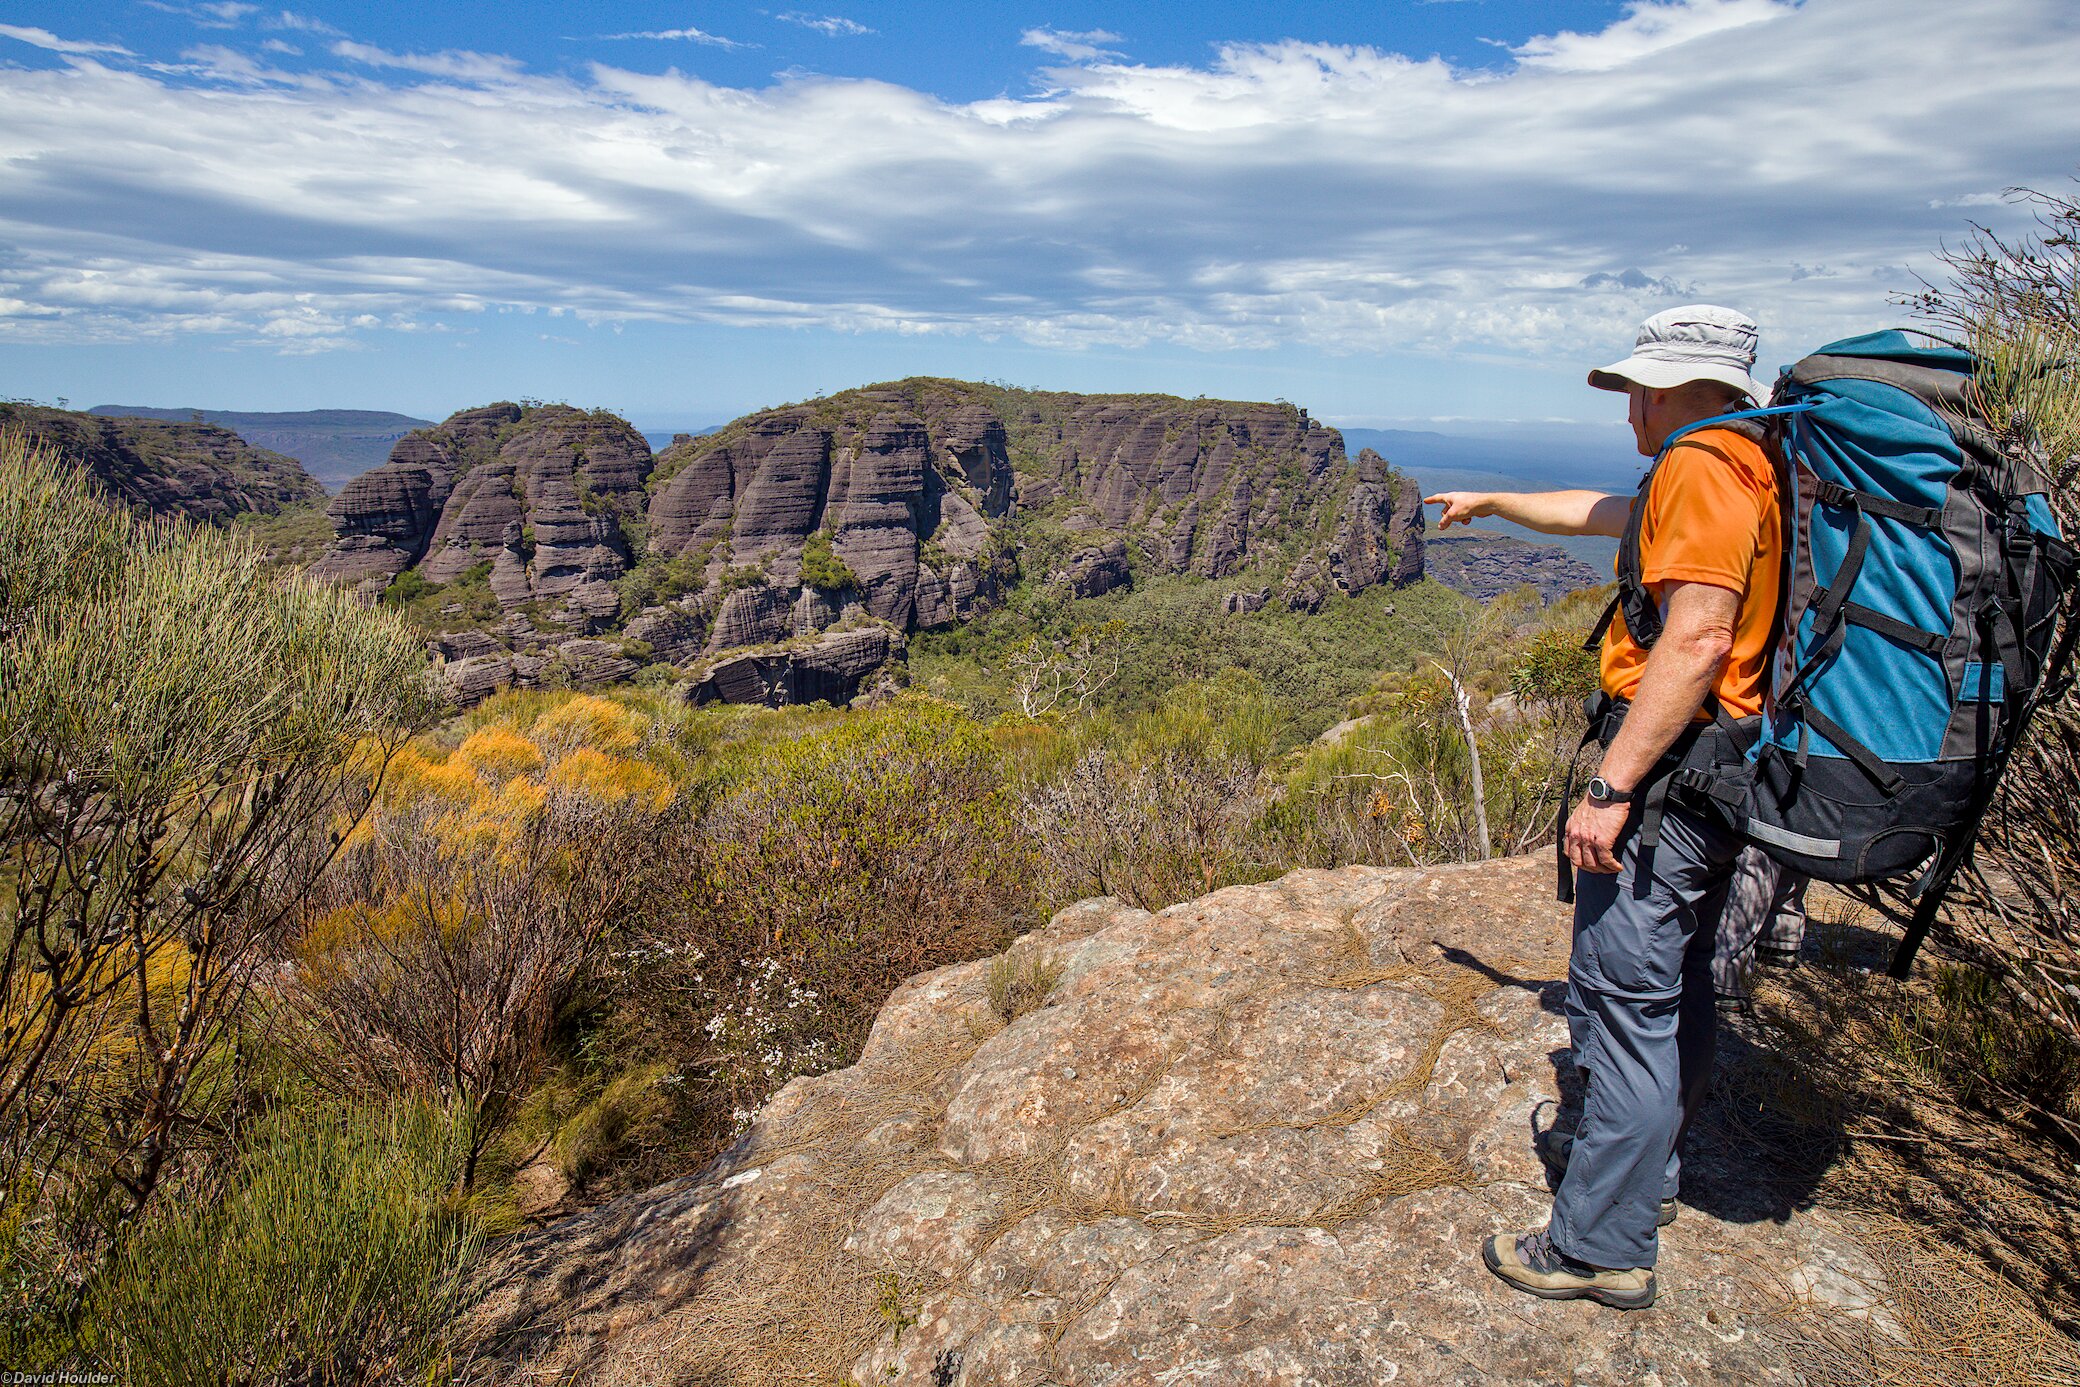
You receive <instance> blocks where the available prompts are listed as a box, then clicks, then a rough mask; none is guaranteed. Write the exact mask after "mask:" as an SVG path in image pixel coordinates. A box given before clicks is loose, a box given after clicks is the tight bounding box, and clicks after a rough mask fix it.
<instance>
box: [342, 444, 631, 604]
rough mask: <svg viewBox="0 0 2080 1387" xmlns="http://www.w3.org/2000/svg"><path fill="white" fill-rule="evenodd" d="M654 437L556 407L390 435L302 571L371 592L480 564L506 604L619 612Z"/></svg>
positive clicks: (446, 576)
mask: <svg viewBox="0 0 2080 1387" xmlns="http://www.w3.org/2000/svg"><path fill="white" fill-rule="evenodd" d="M650 465H651V457H650V445H649V444H648V443H646V442H644V440H643V437H642V435H641V434H639V433H637V432H636V431H635V430H634V429H633V428H631V427H630V426H629V425H628V424H626V423H625V422H623V421H622V420H620V419H616V418H613V417H612V416H607V415H600V414H587V413H585V412H583V411H580V410H576V409H572V408H570V407H568V406H564V405H546V406H539V407H536V408H533V409H526V410H523V409H522V408H521V407H520V406H518V405H511V404H499V405H490V406H486V407H484V408H482V409H472V410H465V411H463V412H462V413H460V414H457V415H454V416H453V417H451V418H449V419H448V420H446V421H445V422H443V423H441V424H438V425H436V426H434V427H433V428H431V429H424V430H420V431H418V432H415V433H413V434H410V435H408V436H407V437H405V438H404V439H402V440H400V441H399V442H398V444H397V446H396V448H394V449H393V450H392V452H391V454H390V460H389V461H388V462H386V463H384V464H383V465H382V466H381V467H378V468H376V469H374V470H373V471H370V472H365V473H363V474H362V475H361V476H359V477H356V478H355V479H354V480H353V481H352V482H349V483H348V484H347V485H346V487H344V488H343V489H342V490H341V492H340V494H339V495H338V496H337V497H335V498H333V501H332V505H331V507H330V512H331V515H332V519H333V524H334V526H335V528H336V529H337V530H338V532H339V538H338V540H337V541H336V543H335V545H334V548H333V550H332V552H331V553H330V554H328V555H327V556H326V557H325V558H324V559H323V560H321V561H320V562H319V563H318V564H317V565H315V566H314V567H313V569H312V573H313V575H314V576H316V577H319V578H333V579H348V580H352V581H354V582H356V583H357V584H360V585H362V586H363V587H364V588H366V589H368V590H370V591H372V592H375V591H381V589H382V587H383V585H384V584H386V583H387V582H388V581H389V580H390V579H391V578H393V577H395V576H396V575H397V574H399V573H402V572H404V571H405V570H406V569H408V568H413V567H416V568H417V569H418V571H419V574H420V576H421V577H422V578H424V579H425V580H426V581H427V582H429V583H452V582H454V581H456V580H457V579H459V578H462V577H463V576H464V575H466V574H468V573H469V572H470V571H471V570H473V569H478V568H479V567H480V566H481V565H486V564H488V565H489V570H488V578H489V582H490V585H491V590H492V591H493V592H494V593H495V594H497V596H498V599H499V601H500V602H501V603H502V604H504V605H505V606H506V607H508V608H514V607H520V606H522V605H525V604H529V603H542V604H544V609H543V615H544V619H545V620H546V621H547V622H549V623H551V624H552V625H553V626H554V627H556V628H560V629H562V630H565V631H574V632H578V633H581V634H582V633H589V632H594V631H598V630H602V629H604V628H605V627H606V626H608V625H609V624H611V623H612V622H613V621H614V620H615V619H616V618H617V617H618V616H619V615H620V607H621V600H620V596H619V594H618V593H616V592H615V590H614V587H613V582H614V580H615V579H616V578H619V577H620V576H621V575H622V574H623V573H625V572H626V571H627V569H628V565H629V557H630V555H629V548H630V545H629V539H628V535H627V529H628V527H629V522H630V521H631V519H639V518H640V517H641V515H642V511H643V507H644V503H645V499H646V498H645V496H644V492H643V482H644V479H645V478H646V477H647V476H648V475H649V472H650Z"/></svg>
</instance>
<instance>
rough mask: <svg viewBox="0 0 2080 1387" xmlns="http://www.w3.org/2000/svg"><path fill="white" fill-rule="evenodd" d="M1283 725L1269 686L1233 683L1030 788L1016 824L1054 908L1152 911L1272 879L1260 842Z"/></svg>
mask: <svg viewBox="0 0 2080 1387" xmlns="http://www.w3.org/2000/svg"><path fill="white" fill-rule="evenodd" d="M1278 731H1279V726H1278V718H1277V713H1276V710H1275V709H1274V707H1273V705H1272V703H1271V701H1270V699H1269V697H1268V696H1267V694H1266V693H1265V691H1264V688H1263V685H1262V684H1260V683H1259V682H1258V681H1257V680H1256V679H1255V678H1254V677H1252V676H1250V675H1248V674H1245V673H1242V672H1241V671H1229V672H1228V673H1226V674H1223V675H1221V676H1220V677H1218V678H1215V679H1209V680H1202V681H1199V682H1196V683H1194V684H1190V685H1187V686H1185V687H1183V688H1180V689H1178V690H1175V691H1174V692H1173V694H1172V696H1171V697H1170V699H1169V700H1167V701H1166V703H1165V704H1164V706H1163V707H1161V708H1159V709H1157V710H1156V711H1154V712H1151V713H1148V714H1145V715H1144V716H1142V717H1139V718H1136V719H1134V720H1133V721H1131V722H1129V723H1128V724H1126V725H1125V726H1124V727H1122V728H1119V729H1116V731H1115V734H1114V735H1113V736H1111V737H1110V738H1107V739H1105V740H1104V741H1102V742H1100V744H1098V745H1095V746H1090V747H1089V748H1088V749H1087V750H1085V751H1084V752H1083V753H1082V754H1081V755H1080V756H1079V757H1078V759H1077V760H1076V761H1075V762H1074V763H1073V764H1071V765H1070V766H1069V767H1068V768H1067V769H1066V770H1065V771H1063V772H1062V773H1061V774H1058V775H1055V776H1052V777H1050V778H1048V779H1046V780H1044V781H1041V782H1038V783H1035V784H1032V785H1029V786H1028V787H1026V788H1025V789H1024V790H1023V791H1022V792H1021V794H1020V796H1019V819H1020V822H1021V824H1022V826H1023V827H1024V828H1025V830H1026V832H1027V833H1028V834H1030V835H1031V837H1032V840H1033V843H1034V846H1035V849H1036V850H1037V852H1038V853H1039V856H1040V861H1041V864H1042V869H1043V874H1042V879H1041V883H1040V885H1041V890H1042V892H1043V893H1044V894H1045V895H1046V897H1047V898H1048V899H1049V900H1050V901H1052V902H1054V903H1057V904H1066V903H1067V902H1069V901H1072V900H1075V899H1076V898H1078V897H1079V896H1090V895H1105V896H1118V897H1119V898H1121V899H1122V900H1125V901H1129V902H1131V903H1132V904H1134V905H1138V906H1140V907H1142V908H1143V909H1147V910H1157V909H1161V908H1162V907H1163V906H1166V905H1170V904H1173V903H1175V902H1177V901H1181V900H1185V899H1187V898H1189V897H1192V896H1197V895H1203V894H1204V893H1206V892H1208V891H1212V890H1215V889H1217V888H1219V887H1222V886H1227V885H1232V884H1234V883H1237V882H1244V881H1259V880H1262V879H1263V878H1264V877H1266V876H1269V875H1275V874H1276V871H1277V864H1276V863H1275V862H1274V861H1273V860H1272V859H1271V858H1270V857H1269V856H1267V849H1268V843H1267V840H1266V839H1265V838H1264V835H1263V834H1262V833H1260V832H1259V831H1258V822H1257V821H1258V816H1259V815H1260V814H1261V813H1262V811H1263V810H1264V808H1265V806H1266V804H1267V802H1268V801H1267V799H1266V794H1265V791H1266V788H1267V787H1266V785H1265V783H1264V774H1263V773H1264V769H1265V767H1266V765H1267V764H1268V763H1269V761H1270V758H1271V755H1272V751H1273V748H1274V747H1275V746H1276V743H1277V738H1278Z"/></svg>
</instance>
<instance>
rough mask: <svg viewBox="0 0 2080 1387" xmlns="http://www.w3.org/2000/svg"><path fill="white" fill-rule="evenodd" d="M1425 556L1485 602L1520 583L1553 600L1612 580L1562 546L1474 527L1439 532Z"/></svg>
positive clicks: (1445, 579)
mask: <svg viewBox="0 0 2080 1387" xmlns="http://www.w3.org/2000/svg"><path fill="white" fill-rule="evenodd" d="M1424 555H1425V562H1426V563H1427V564H1428V565H1429V571H1430V576H1431V577H1433V578H1435V579H1436V580H1437V581H1438V582H1440V583H1443V584H1444V585H1445V586H1446V587H1448V588H1451V589H1452V590H1454V591H1455V592H1463V593H1465V594H1466V595H1467V596H1468V597H1471V598H1475V599H1477V600H1479V601H1482V602H1486V601H1488V600H1489V599H1490V598H1493V597H1499V596H1501V595H1502V594H1503V593H1505V592H1510V591H1513V590H1514V589H1516V588H1520V587H1531V588H1534V589H1536V590H1537V592H1538V595H1539V596H1540V597H1541V598H1542V599H1544V600H1545V601H1547V602H1551V601H1552V600H1553V599H1554V598H1556V597H1565V596H1566V595H1567V594H1568V593H1570V592H1579V591H1581V590H1582V589H1583V588H1593V587H1595V586H1596V585H1597V584H1599V583H1607V582H1609V581H1610V575H1609V574H1608V573H1598V572H1597V571H1596V570H1595V569H1594V568H1591V567H1590V566H1589V565H1588V564H1586V563H1583V562H1582V561H1581V560H1580V559H1578V558H1576V557H1575V556H1574V555H1572V554H1570V553H1568V552H1567V551H1566V550H1565V549H1562V548H1560V547H1559V546H1558V545H1552V544H1537V543H1534V542H1532V541H1529V540H1522V539H1517V538H1516V537H1514V536H1512V535H1496V534H1485V533H1482V532H1479V531H1475V532H1472V533H1467V534H1453V535H1449V536H1439V537H1438V538H1437V539H1436V540H1434V541H1432V543H1431V544H1430V546H1429V547H1428V548H1427V549H1426V550H1425V551H1424Z"/></svg>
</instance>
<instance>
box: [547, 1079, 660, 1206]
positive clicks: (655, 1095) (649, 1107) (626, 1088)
mask: <svg viewBox="0 0 2080 1387" xmlns="http://www.w3.org/2000/svg"><path fill="white" fill-rule="evenodd" d="M670 1077H671V1070H670V1069H669V1068H667V1067H666V1066H664V1065H662V1064H646V1065H641V1066H638V1067H637V1068H635V1069H632V1070H630V1071H629V1072H628V1073H626V1074H620V1075H617V1076H615V1078H614V1079H613V1080H612V1082H610V1083H608V1085H607V1086H606V1087H605V1088H604V1089H602V1090H600V1092H599V1094H598V1095H597V1096H596V1097H594V1098H593V1099H592V1100H591V1101H590V1102H588V1103H586V1104H585V1105H584V1106H583V1107H581V1108H579V1109H578V1110H577V1111H576V1112H574V1113H572V1114H571V1115H570V1116H569V1117H568V1118H566V1119H564V1121H563V1123H562V1125H560V1126H559V1127H558V1128H557V1129H556V1135H555V1137H554V1138H553V1139H552V1140H551V1142H550V1154H551V1156H552V1157H553V1158H554V1160H555V1162H556V1169H557V1170H558V1172H560V1173H561V1174H562V1176H563V1178H564V1179H566V1180H568V1181H570V1182H571V1183H572V1184H574V1185H577V1184H583V1183H584V1182H585V1180H586V1179H587V1178H588V1177H590V1176H591V1175H592V1174H594V1173H595V1172H596V1171H598V1170H599V1169H600V1168H601V1167H602V1166H604V1165H606V1164H607V1163H608V1162H609V1161H611V1160H612V1159H613V1158H614V1157H615V1156H616V1155H617V1154H618V1153H619V1152H620V1151H621V1149H622V1148H623V1147H624V1146H626V1145H627V1144H628V1143H629V1142H631V1141H634V1140H638V1139H640V1138H641V1137H642V1136H643V1135H644V1134H645V1133H646V1132H648V1131H649V1130H651V1129H653V1128H654V1127H655V1126H656V1125H657V1124H658V1122H659V1120H660V1119H661V1118H662V1117H663V1115H664V1113H665V1110H666V1107H667V1104H666V1101H665V1096H664V1093H663V1091H662V1088H661V1085H663V1084H664V1083H665V1081H666V1080H667V1079H669V1078H670Z"/></svg>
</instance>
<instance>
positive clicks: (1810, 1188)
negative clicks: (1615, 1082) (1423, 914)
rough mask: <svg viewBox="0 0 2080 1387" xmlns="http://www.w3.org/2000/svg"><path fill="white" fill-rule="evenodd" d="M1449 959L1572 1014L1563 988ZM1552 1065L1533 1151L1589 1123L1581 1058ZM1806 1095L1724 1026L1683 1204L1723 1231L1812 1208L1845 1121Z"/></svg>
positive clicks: (1551, 1183) (1470, 960) (1778, 1063)
mask: <svg viewBox="0 0 2080 1387" xmlns="http://www.w3.org/2000/svg"><path fill="white" fill-rule="evenodd" d="M1443 956H1444V958H1445V959H1446V960H1447V961H1449V962H1451V963H1453V964H1456V965H1458V966H1459V967H1462V968H1468V969H1471V970H1473V971H1474V972H1477V973H1479V974H1481V975H1482V976H1483V977H1486V978H1489V979H1490V980H1492V981H1493V982H1494V983H1495V984H1496V985H1497V986H1498V987H1515V988H1520V989H1522V990H1524V991H1526V992H1530V993H1532V994H1534V995H1535V996H1537V998H1538V1002H1539V1006H1540V1008H1541V1009H1543V1010H1544V1011H1546V1012H1548V1013H1550V1014H1552V1015H1554V1016H1565V1015H1566V1014H1567V1003H1566V997H1567V984H1566V982H1565V980H1564V979H1553V978H1532V977H1521V976H1517V975H1515V974H1512V973H1509V972H1507V971H1505V970H1503V969H1501V968H1497V967H1495V966H1494V965H1493V964H1490V963H1488V962H1487V961H1486V960H1484V959H1481V958H1479V957H1477V956H1476V955H1474V954H1472V953H1469V952H1468V951H1467V950H1465V949H1461V948H1446V949H1444V950H1443ZM1548 1058H1549V1059H1550V1060H1551V1061H1552V1065H1553V1077H1554V1080H1555V1083H1556V1085H1557V1087H1558V1088H1559V1091H1560V1103H1559V1106H1558V1108H1557V1109H1555V1108H1553V1107H1551V1106H1541V1107H1540V1108H1539V1109H1537V1110H1535V1111H1534V1112H1533V1113H1532V1117H1531V1129H1530V1130H1528V1131H1526V1132H1525V1134H1524V1137H1525V1140H1526V1141H1527V1142H1533V1143H1536V1142H1538V1141H1539V1140H1540V1134H1541V1133H1543V1132H1545V1131H1547V1130H1548V1129H1555V1128H1556V1129H1558V1130H1560V1131H1565V1132H1572V1131H1573V1130H1575V1128H1576V1126H1577V1125H1578V1124H1579V1123H1580V1122H1581V1117H1582V1099H1583V1096H1584V1094H1585V1093H1586V1091H1587V1086H1586V1083H1585V1080H1584V1075H1583V1072H1582V1071H1581V1070H1580V1069H1578V1068H1577V1067H1576V1066H1575V1063H1574V1054H1573V1051H1572V1050H1571V1049H1569V1048H1568V1047H1566V1046H1562V1047H1560V1048H1559V1049H1556V1050H1553V1051H1551V1052H1549V1054H1548ZM1802 1091H1810V1090H1809V1085H1806V1084H1805V1082H1804V1081H1803V1080H1801V1078H1800V1076H1799V1075H1798V1073H1797V1072H1796V1071H1795V1070H1794V1069H1793V1068H1792V1067H1791V1066H1790V1065H1789V1064H1788V1063H1787V1062H1786V1061H1785V1060H1784V1059H1783V1058H1781V1057H1779V1056H1776V1055H1774V1054H1772V1053H1771V1052H1770V1051H1768V1050H1767V1049H1765V1048H1764V1047H1762V1046H1759V1045H1757V1044H1756V1043H1755V1042H1754V1041H1753V1040H1751V1039H1750V1038H1749V1037H1748V1036H1747V1035H1746V1034H1744V1033H1743V1031H1742V1028H1741V1027H1740V1026H1739V1025H1738V1024H1736V1023H1730V1022H1729V1021H1728V1020H1727V1019H1726V1018H1724V1017H1722V1018H1720V1020H1719V1027H1718V1049H1717V1054H1716V1056H1715V1058H1714V1060H1713V1065H1712V1084H1711V1089H1710V1090H1709V1092H1708V1093H1707V1094H1706V1096H1705V1100H1704V1102H1703V1103H1702V1105H1701V1106H1700V1107H1699V1109H1698V1112H1697V1113H1696V1115H1695V1117H1694V1119H1693V1120H1692V1122H1691V1124H1690V1129H1689V1131H1688V1132H1686V1133H1685V1134H1684V1139H1683V1148H1682V1152H1683V1160H1682V1180H1681V1184H1682V1188H1681V1194H1680V1197H1681V1199H1682V1202H1683V1204H1684V1205H1685V1206H1686V1207H1688V1208H1692V1209H1695V1210H1697V1211H1698V1212H1699V1213H1701V1214H1705V1215H1707V1216H1709V1217H1711V1218H1715V1219H1718V1220H1720V1221H1721V1222H1724V1223H1763V1222H1771V1223H1782V1222H1784V1221H1786V1220H1788V1219H1789V1218H1790V1217H1791V1216H1792V1214H1794V1213H1796V1212H1798V1211H1800V1210H1803V1209H1808V1208H1811V1207H1812V1206H1813V1203H1814V1198H1815V1195H1816V1193H1817V1191H1818V1189H1819V1186H1820V1182H1821V1180H1822V1179H1823V1178H1824V1177H1825V1176H1826V1174H1827V1171H1828V1169H1829V1168H1830V1167H1831V1166H1833V1165H1834V1163H1835V1162H1836V1160H1838V1159H1839V1158H1840V1156H1841V1152H1842V1146H1843V1133H1842V1114H1841V1113H1840V1112H1839V1111H1838V1110H1834V1109H1831V1108H1830V1107H1829V1106H1828V1105H1825V1104H1822V1103H1818V1102H1805V1103H1801V1102H1800V1101H1799V1098H1800V1095H1801V1092H1802ZM1559 1185H1560V1176H1559V1172H1557V1171H1555V1170H1553V1169H1551V1168H1550V1167H1548V1168H1547V1171H1546V1186H1547V1188H1548V1189H1558V1188H1559Z"/></svg>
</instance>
